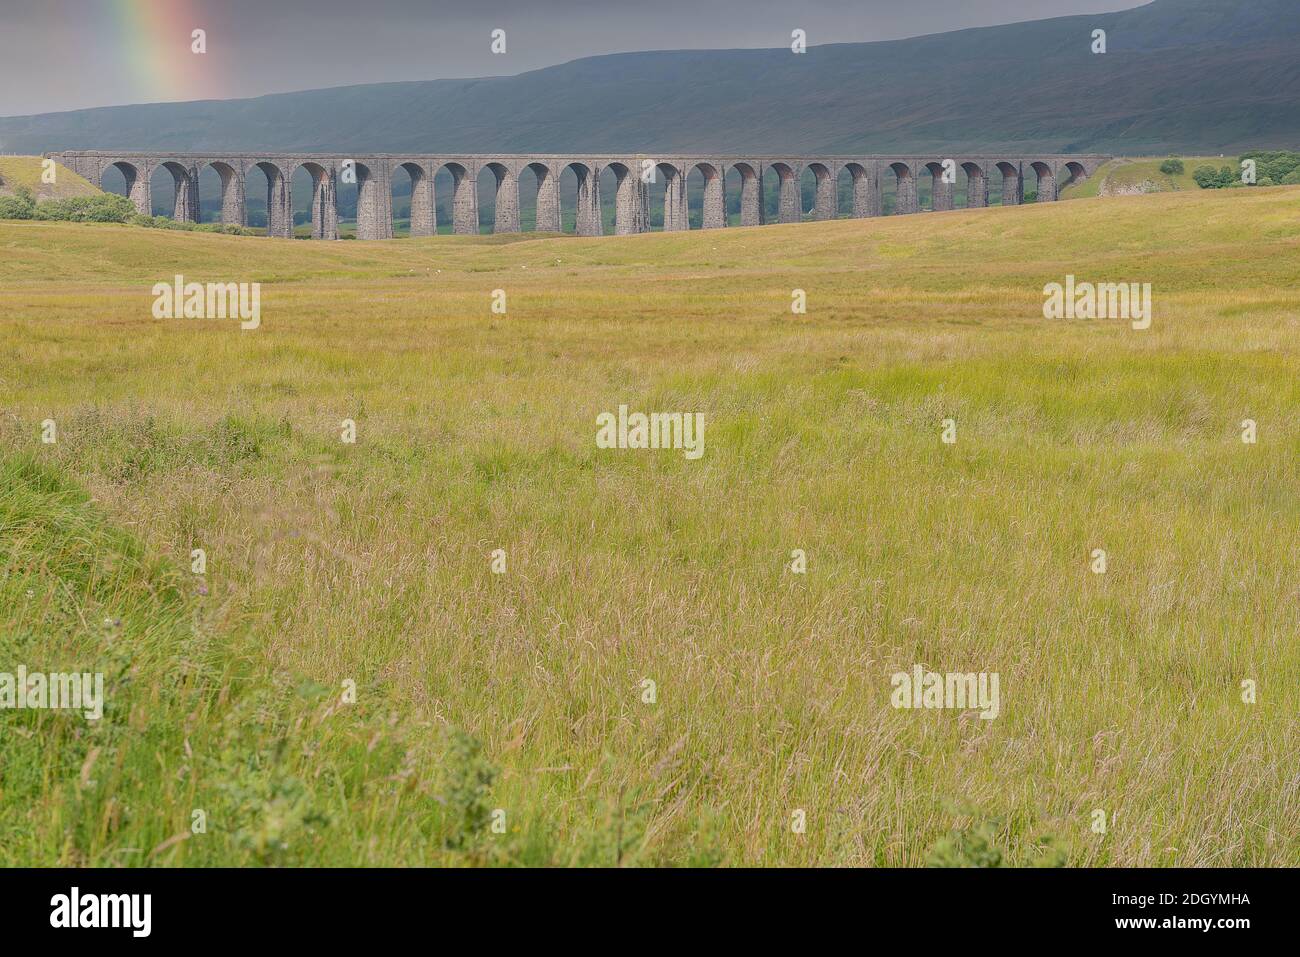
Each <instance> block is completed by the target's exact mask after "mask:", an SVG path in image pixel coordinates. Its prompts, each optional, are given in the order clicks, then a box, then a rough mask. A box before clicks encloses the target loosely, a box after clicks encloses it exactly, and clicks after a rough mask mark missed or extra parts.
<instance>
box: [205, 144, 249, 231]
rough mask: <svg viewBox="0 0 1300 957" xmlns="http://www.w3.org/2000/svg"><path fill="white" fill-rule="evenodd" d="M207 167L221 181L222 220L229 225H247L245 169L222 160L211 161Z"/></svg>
mask: <svg viewBox="0 0 1300 957" xmlns="http://www.w3.org/2000/svg"><path fill="white" fill-rule="evenodd" d="M206 169H210V170H212V171H213V172H214V173H216V174H217V177H218V178H219V179H220V181H221V222H222V223H224V224H225V225H227V226H247V225H248V212H247V210H246V209H245V206H244V173H243V170H239V169H236V168H235V167H233V166H231V165H230V164H229V163H227V162H224V161H222V160H211V161H209V162H208V163H207V165H206ZM200 175H201V173H200Z"/></svg>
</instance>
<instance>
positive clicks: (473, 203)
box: [434, 161, 479, 236]
mask: <svg viewBox="0 0 1300 957" xmlns="http://www.w3.org/2000/svg"><path fill="white" fill-rule="evenodd" d="M442 172H446V173H447V175H449V176H450V177H451V231H452V232H453V233H455V234H456V235H458V236H474V235H476V234H477V233H478V231H479V223H478V179H477V177H476V176H474V175H472V171H471V170H470V168H469V167H468V166H466V165H465V164H463V163H457V162H455V161H449V162H446V163H443V164H442V165H441V166H440V167H438V169H436V170H435V171H434V175H435V176H437V175H438V174H439V173H442Z"/></svg>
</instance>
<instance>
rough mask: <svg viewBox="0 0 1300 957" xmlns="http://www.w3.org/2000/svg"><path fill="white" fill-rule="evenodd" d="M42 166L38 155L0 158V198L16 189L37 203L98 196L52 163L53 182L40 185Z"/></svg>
mask: <svg viewBox="0 0 1300 957" xmlns="http://www.w3.org/2000/svg"><path fill="white" fill-rule="evenodd" d="M42 163H43V160H42V159H41V157H39V156H0V196H12V195H13V194H14V193H15V192H16V191H17V190H19V189H25V190H27V191H28V192H30V193H31V194H32V196H34V197H35V198H36V199H37V200H38V201H39V200H45V199H72V198H73V197H76V196H98V195H100V192H101V191H100V190H98V189H96V188H95V187H94V186H92V185H90V183H88V182H86V180H84V179H82V178H81V177H80V176H78V175H77V174H76V173H74V172H73V171H72V170H70V169H68V168H67V167H65V166H63V165H62V164H60V163H55V164H54V182H53V183H45V182H42V173H43V172H44V167H43V165H42Z"/></svg>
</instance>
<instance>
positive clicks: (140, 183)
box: [95, 160, 153, 216]
mask: <svg viewBox="0 0 1300 957" xmlns="http://www.w3.org/2000/svg"><path fill="white" fill-rule="evenodd" d="M110 169H113V170H117V172H118V173H120V174H121V175H122V179H123V181H124V183H125V188H126V193H125V195H126V197H127V198H128V199H130V200H131V202H133V203H134V204H135V209H136V212H137V213H139V214H140V215H141V216H152V215H153V199H152V190H151V189H150V186H149V177H148V176H147V175H145V170H144V168H143V167H142V166H140V165H137V164H136V163H133V162H131V161H130V160H108V161H107V162H105V163H104V164H103V165H102V166H101V167H100V170H99V175H98V176H97V177H96V182H95V185H96V186H98V187H99V188H100V189H103V188H104V173H105V172H106V171H108V170H110Z"/></svg>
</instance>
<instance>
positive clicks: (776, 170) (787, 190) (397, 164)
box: [47, 150, 1110, 239]
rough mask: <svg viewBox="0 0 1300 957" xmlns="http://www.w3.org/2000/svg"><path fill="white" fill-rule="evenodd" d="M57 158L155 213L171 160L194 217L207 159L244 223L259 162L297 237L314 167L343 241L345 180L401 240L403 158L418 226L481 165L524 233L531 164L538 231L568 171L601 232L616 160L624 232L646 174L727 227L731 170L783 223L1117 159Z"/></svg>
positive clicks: (459, 209)
mask: <svg viewBox="0 0 1300 957" xmlns="http://www.w3.org/2000/svg"><path fill="white" fill-rule="evenodd" d="M47 156H49V157H50V158H52V159H54V160H56V161H58V162H59V163H62V164H63V165H64V166H66V167H67V168H68V169H71V170H72V171H73V172H75V173H78V174H79V175H81V176H83V177H85V178H86V179H88V180H89V181H90V182H91V183H93V184H94V185H96V186H101V185H102V180H103V174H104V172H105V171H106V170H107V169H109V168H110V167H116V168H117V169H119V170H120V171H121V172H122V175H123V177H124V179H125V180H126V186H127V194H128V195H129V196H130V198H131V200H132V202H134V203H135V206H136V208H137V209H138V210H139V211H140V212H141V213H143V214H146V215H148V214H149V213H150V212H151V210H152V201H153V197H152V194H151V190H150V182H151V180H152V177H153V174H154V173H155V172H156V171H157V170H158V169H160V168H161V169H166V170H167V171H168V172H169V173H170V174H171V176H172V182H173V185H174V187H175V193H174V203H173V207H172V208H173V216H174V217H175V218H176V219H177V220H181V221H186V222H195V221H197V220H198V217H199V173H200V172H201V171H202V170H203V169H205V168H207V167H209V166H210V167H212V168H213V169H214V170H215V171H216V172H217V174H218V175H219V176H220V178H221V218H222V221H223V222H226V223H234V224H237V225H245V224H246V223H247V220H248V216H247V208H246V202H245V197H246V194H247V182H248V178H249V176H252V175H254V170H260V174H259V175H258V176H257V179H256V180H255V182H261V180H262V179H263V178H264V179H265V182H266V190H267V218H268V225H267V234H268V235H269V236H272V237H279V238H291V237H292V236H293V196H292V182H293V177H294V173H295V172H297V170H298V169H299V168H300V167H301V168H304V169H306V170H307V171H308V172H309V173H310V174H311V176H312V184H313V187H312V188H313V195H312V204H311V209H312V213H311V215H312V238H314V239H337V238H338V235H339V232H338V203H337V197H338V188H339V183H340V182H355V183H356V187H357V237H358V238H359V239H391V238H392V237H393V200H392V195H393V194H392V184H393V176H394V174H395V172H396V171H397V170H398V169H399V168H400V169H402V170H404V171H405V172H406V174H407V175H409V176H410V178H411V235H413V236H431V235H433V234H435V233H436V232H437V223H436V210H437V204H436V197H435V195H434V177H435V175H437V173H438V172H440V171H442V170H444V169H445V170H446V171H447V172H448V173H450V174H451V180H452V204H451V205H452V230H453V232H456V233H460V234H475V233H478V232H479V213H478V180H479V174H480V173H481V172H482V171H483V170H485V169H487V170H490V171H491V172H492V175H493V180H494V182H495V199H496V220H495V222H494V224H493V230H494V231H495V232H499V233H512V232H519V230H520V218H519V182H520V178H521V177H522V176H523V175H524V173H525V171H527V172H528V173H529V174H530V176H531V177H534V178H535V180H536V183H537V216H536V223H537V226H536V228H537V230H538V231H539V232H559V231H560V225H561V222H562V218H561V209H560V175H561V174H562V173H563V172H564V171H565V170H569V169H572V170H573V172H574V174H575V175H576V177H577V182H578V195H577V209H576V211H575V220H576V224H577V232H578V234H579V235H580V236H599V235H601V233H602V232H603V231H604V230H603V226H602V223H601V206H600V188H601V187H600V177H601V173H602V172H603V171H605V170H609V171H611V172H612V173H613V174H614V182H615V184H616V185H615V190H616V194H615V204H614V205H615V218H614V232H615V233H617V234H619V235H626V234H631V233H643V232H648V231H649V230H650V200H649V198H650V188H651V183H656V184H657V183H662V184H663V189H664V224H663V228H664V229H665V230H685V229H689V228H690V208H689V198H688V194H687V188H686V184H687V177H688V176H690V175H691V173H693V172H695V171H698V172H699V173H700V174H701V176H702V177H703V180H704V201H703V208H702V209H701V211H700V222H701V226H702V227H703V228H705V229H718V228H722V227H725V226H726V225H727V209H726V196H727V191H726V185H727V177H728V176H731V177H732V178H733V179H732V181H733V182H735V177H739V180H740V222H741V225H742V226H759V225H762V224H763V223H764V222H765V221H766V216H765V213H764V210H763V184H764V176H769V177H770V176H775V177H776V179H777V182H778V184H779V205H778V213H777V221H778V222H782V223H797V222H801V221H802V220H803V219H804V217H805V215H806V214H811V215H812V217H813V218H814V219H818V220H826V219H834V218H836V217H837V216H838V215H839V214H840V210H839V208H838V189H837V184H838V182H839V180H840V176H841V174H842V173H844V172H847V173H848V174H849V176H850V178H851V181H852V187H853V207H852V211H851V215H852V216H854V217H868V216H879V215H881V212H882V209H883V206H882V186H883V184H885V183H887V182H893V183H894V185H895V204H894V212H895V213H900V214H910V213H917V212H920V211H921V209H920V206H919V204H918V200H917V181H918V179H920V178H921V177H923V176H924V177H929V178H930V181H931V184H932V190H931V195H932V197H933V202H932V206H933V209H934V211H935V212H943V211H946V210H951V209H953V207H954V196H953V192H954V191H953V183H951V182H948V181H947V180H948V179H949V178H950V176H951V174H952V173H955V171H956V170H958V169H960V170H962V171H964V172H965V174H966V177H967V200H966V205H967V206H968V207H970V208H975V207H982V206H987V205H988V194H989V176H990V175H992V174H993V173H994V172H996V173H997V174H998V175H1000V176H1001V177H1002V205H1004V206H1015V205H1018V204H1020V203H1022V202H1023V201H1024V193H1025V176H1026V174H1027V173H1029V174H1031V175H1033V176H1034V177H1035V178H1036V180H1037V183H1038V201H1039V202H1053V201H1055V200H1056V199H1057V197H1058V195H1059V190H1060V187H1061V186H1062V185H1063V184H1065V183H1068V182H1073V181H1077V180H1080V179H1084V178H1086V177H1088V176H1091V175H1092V174H1093V173H1094V172H1096V170H1097V168H1098V167H1100V166H1101V165H1102V164H1103V163H1104V162H1106V160H1108V159H1109V158H1110V157H1108V156H1103V155H1099V154H1092V153H1090V154H1080V155H1036V154H1035V155H1026V156H1017V155H1002V154H988V155H967V154H960V155H955V156H951V157H940V158H935V157H926V156H737V155H725V154H708V155H696V156H681V155H678V156H650V155H646V154H600V155H593V154H583V155H544V154H530V155H507V154H503V155H489V156H485V155H452V154H449V155H406V154H401V155H396V154H392V155H390V154H372V155H363V156H346V157H345V156H341V155H332V154H329V155H327V154H309V153H268V154H255V155H254V154H220V153H218V154H213V153H156V152H154V153H144V152H129V151H128V152H106V151H98V150H85V151H68V152H62V153H49V154H47ZM805 171H811V172H812V173H813V176H814V178H815V181H816V195H815V200H814V202H813V206H812V209H811V210H807V211H805V210H804V209H803V201H802V195H801V187H800V184H801V182H802V181H803V176H804V173H805Z"/></svg>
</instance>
